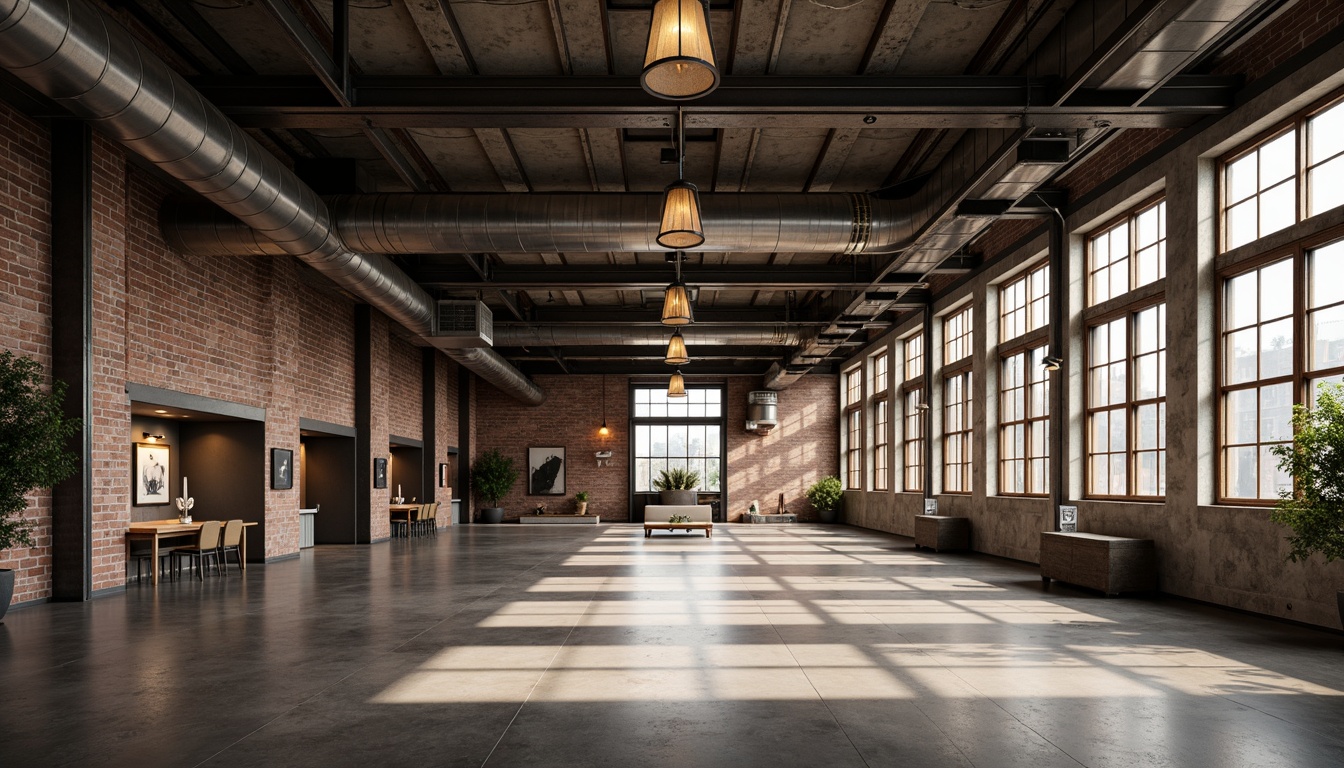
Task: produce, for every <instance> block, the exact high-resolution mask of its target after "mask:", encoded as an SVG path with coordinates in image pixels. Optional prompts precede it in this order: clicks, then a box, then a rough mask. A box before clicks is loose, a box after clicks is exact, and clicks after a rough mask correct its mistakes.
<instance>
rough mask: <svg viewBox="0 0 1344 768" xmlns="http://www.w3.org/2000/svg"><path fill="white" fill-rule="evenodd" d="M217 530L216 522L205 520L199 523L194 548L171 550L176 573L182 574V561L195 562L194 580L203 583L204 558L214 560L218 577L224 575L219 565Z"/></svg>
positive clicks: (218, 526)
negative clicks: (199, 526)
mask: <svg viewBox="0 0 1344 768" xmlns="http://www.w3.org/2000/svg"><path fill="white" fill-rule="evenodd" d="M219 530H220V523H219V521H218V520H206V521H205V522H204V523H201V531H200V533H199V534H198V535H197V537H196V546H194V547H178V548H177V549H174V550H173V564H174V565H175V566H176V568H177V573H178V575H179V576H180V575H181V574H182V561H183V560H194V561H196V578H198V579H200V580H201V581H205V561H206V558H210V557H213V558H214V559H215V569H216V570H217V571H218V572H219V575H220V576H223V575H224V571H223V569H222V568H221V567H220V564H219Z"/></svg>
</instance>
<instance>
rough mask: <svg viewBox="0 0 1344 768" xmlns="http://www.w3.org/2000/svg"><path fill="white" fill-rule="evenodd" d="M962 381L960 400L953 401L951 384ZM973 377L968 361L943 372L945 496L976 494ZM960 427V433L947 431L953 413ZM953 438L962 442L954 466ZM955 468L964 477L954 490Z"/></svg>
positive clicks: (954, 430) (958, 431)
mask: <svg viewBox="0 0 1344 768" xmlns="http://www.w3.org/2000/svg"><path fill="white" fill-rule="evenodd" d="M955 379H960V380H961V383H960V387H961V393H962V396H961V399H960V400H957V401H953V400H952V398H951V397H950V396H949V390H950V388H951V385H952V381H953V380H955ZM974 383H975V381H974V376H973V375H972V372H971V365H970V363H969V361H967V362H966V363H965V364H962V365H958V366H956V367H955V368H945V369H944V372H943V441H942V442H943V493H947V494H954V495H969V494H970V493H971V492H972V490H973V487H974V486H973V483H974V465H975V456H974V450H975V426H974V424H973V420H974V418H975V410H974V402H975V396H974V394H973V392H972V388H973V386H974ZM958 409H959V411H960V413H958V414H957V416H958V417H959V419H958V423H959V424H960V425H961V428H960V429H950V428H949V427H948V417H949V415H950V414H952V413H953V411H954V410H958ZM954 438H955V439H957V440H959V442H960V445H961V458H962V460H961V461H958V462H953V461H951V459H950V456H949V454H950V453H951V446H952V443H953V442H954ZM954 468H957V469H956V471H957V473H958V474H960V475H961V477H960V483H959V484H960V485H961V488H958V489H955V490H953V489H952V488H951V482H950V480H951V479H952V477H953V472H954Z"/></svg>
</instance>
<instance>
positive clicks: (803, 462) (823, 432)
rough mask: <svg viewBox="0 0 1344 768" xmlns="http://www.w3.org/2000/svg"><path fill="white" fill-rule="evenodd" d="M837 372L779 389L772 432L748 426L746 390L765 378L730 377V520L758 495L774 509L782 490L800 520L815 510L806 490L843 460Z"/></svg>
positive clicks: (769, 509) (813, 516)
mask: <svg viewBox="0 0 1344 768" xmlns="http://www.w3.org/2000/svg"><path fill="white" fill-rule="evenodd" d="M838 387H839V377H837V376H821V375H811V374H810V375H807V376H804V377H803V378H802V379H801V380H799V381H798V383H796V384H794V385H793V386H791V387H789V388H788V389H785V390H783V391H782V392H780V393H779V426H777V427H775V429H774V430H772V431H771V432H770V434H768V435H755V434H752V433H750V432H747V431H746V430H745V429H744V428H743V425H744V424H745V423H746V420H747V393H748V392H750V391H752V390H754V389H760V388H761V379H759V378H756V377H744V376H735V377H733V378H731V379H729V380H728V505H729V509H727V510H725V511H726V513H727V519H728V520H730V521H731V520H739V519H741V517H742V515H743V514H745V513H746V511H747V505H749V504H751V502H752V500H753V499H755V500H757V501H759V502H760V504H761V511H762V512H766V513H770V512H774V511H775V509H776V507H777V506H778V503H779V494H781V493H782V494H784V507H785V509H787V510H788V511H789V512H795V513H797V514H798V515H799V519H800V520H815V519H816V514H815V513H814V512H813V510H812V507H811V505H810V504H808V503H807V497H806V496H805V495H804V492H805V491H806V490H807V488H808V486H810V485H812V483H815V482H816V481H817V480H820V479H821V478H823V477H825V476H826V475H835V474H837V473H838V472H839V471H840V469H839V464H840V431H839V428H838V425H839V424H840V406H839V397H840V394H839V389H838Z"/></svg>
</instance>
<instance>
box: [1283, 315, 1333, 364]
mask: <svg viewBox="0 0 1344 768" xmlns="http://www.w3.org/2000/svg"><path fill="white" fill-rule="evenodd" d="M1310 318H1311V320H1310V327H1311V362H1310V367H1311V369H1312V370H1320V369H1322V368H1334V367H1335V366H1338V365H1344V305H1337V306H1334V307H1331V308H1329V309H1319V310H1316V311H1315V312H1312V313H1311V314H1310ZM1284 322H1287V321H1284Z"/></svg>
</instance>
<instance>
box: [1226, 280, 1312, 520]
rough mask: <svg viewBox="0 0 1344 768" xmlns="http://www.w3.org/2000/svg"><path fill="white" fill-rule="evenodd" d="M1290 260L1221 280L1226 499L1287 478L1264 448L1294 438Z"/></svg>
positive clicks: (1268, 493)
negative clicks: (1222, 281) (1278, 469)
mask: <svg viewBox="0 0 1344 768" xmlns="http://www.w3.org/2000/svg"><path fill="white" fill-rule="evenodd" d="M1295 282H1296V281H1294V280H1293V259H1291V258H1289V259H1283V260H1282V261H1276V262H1274V263H1273V264H1267V265H1265V266H1263V267H1260V268H1259V269H1253V270H1251V271H1249V272H1245V273H1243V274H1240V275H1236V276H1235V277H1230V278H1228V279H1227V280H1226V281H1224V283H1223V318H1222V319H1223V328H1222V354H1223V376H1222V378H1223V393H1222V395H1223V396H1222V401H1223V407H1222V414H1221V418H1222V426H1223V440H1222V443H1223V451H1222V454H1223V455H1222V458H1223V461H1222V463H1223V468H1222V469H1223V471H1222V479H1223V485H1222V496H1223V498H1226V499H1239V500H1248V499H1276V498H1278V495H1279V489H1280V488H1283V487H1287V486H1288V485H1289V484H1290V483H1291V480H1290V479H1289V478H1288V477H1286V476H1284V475H1282V474H1280V473H1279V472H1278V471H1277V469H1275V466H1276V465H1277V464H1278V461H1277V460H1276V459H1275V458H1274V456H1273V455H1272V454H1271V453H1270V452H1269V449H1270V448H1271V447H1273V446H1275V445H1279V444H1281V443H1286V442H1288V441H1290V440H1292V438H1293V425H1292V411H1293V401H1294V400H1295V399H1296V398H1295V397H1293V350H1294V347H1295V344H1294V340H1293V336H1294V333H1293V294H1294V290H1293V286H1294V283H1295Z"/></svg>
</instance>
